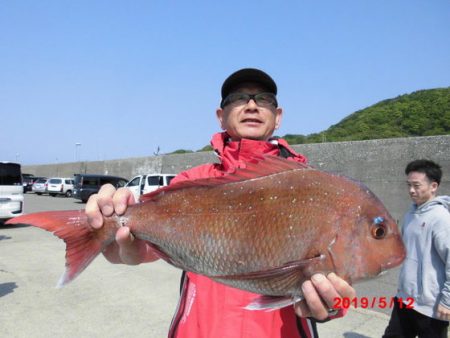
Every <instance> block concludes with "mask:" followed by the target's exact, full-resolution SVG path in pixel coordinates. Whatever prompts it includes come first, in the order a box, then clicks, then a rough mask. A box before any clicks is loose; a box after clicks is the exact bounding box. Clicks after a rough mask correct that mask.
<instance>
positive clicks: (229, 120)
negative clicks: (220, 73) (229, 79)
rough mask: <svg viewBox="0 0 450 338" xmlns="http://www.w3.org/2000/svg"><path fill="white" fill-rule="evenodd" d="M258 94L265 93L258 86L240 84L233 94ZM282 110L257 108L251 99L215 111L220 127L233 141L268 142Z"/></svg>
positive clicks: (267, 107) (270, 107)
mask: <svg viewBox="0 0 450 338" xmlns="http://www.w3.org/2000/svg"><path fill="white" fill-rule="evenodd" d="M236 92H239V93H245V94H258V93H263V92H265V90H264V88H262V87H261V86H260V85H258V84H253V83H247V84H242V85H241V86H239V87H237V88H236V89H234V90H233V93H236ZM281 115H282V109H281V108H276V107H275V106H272V105H270V106H264V107H262V106H258V105H257V104H256V102H255V101H254V100H253V99H251V100H250V101H248V102H247V103H246V104H233V103H231V104H229V105H226V106H225V107H223V108H219V109H217V118H218V119H219V122H220V126H221V127H222V129H224V130H226V131H227V133H228V135H230V137H231V139H232V140H234V141H238V140H240V139H242V138H248V139H252V140H268V139H269V138H270V137H271V136H272V134H273V132H274V130H275V129H276V128H278V127H279V125H280V122H281Z"/></svg>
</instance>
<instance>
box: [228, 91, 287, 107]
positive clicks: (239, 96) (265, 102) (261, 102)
mask: <svg viewBox="0 0 450 338" xmlns="http://www.w3.org/2000/svg"><path fill="white" fill-rule="evenodd" d="M250 100H254V101H255V102H256V104H257V105H258V106H260V107H269V106H275V107H277V106H278V103H277V99H276V97H275V95H274V94H272V93H259V94H255V95H252V94H246V93H231V94H230V95H228V96H227V97H226V98H225V99H224V100H223V102H222V108H223V107H225V106H227V105H229V104H233V105H235V106H242V105H245V104H247V103H248V101H250Z"/></svg>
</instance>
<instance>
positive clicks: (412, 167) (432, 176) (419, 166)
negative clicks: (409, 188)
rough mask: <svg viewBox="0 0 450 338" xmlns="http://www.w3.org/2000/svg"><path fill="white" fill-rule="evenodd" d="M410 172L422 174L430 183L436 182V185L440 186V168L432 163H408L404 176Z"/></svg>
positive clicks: (417, 161)
mask: <svg viewBox="0 0 450 338" xmlns="http://www.w3.org/2000/svg"><path fill="white" fill-rule="evenodd" d="M412 171H416V172H419V173H424V174H425V175H426V176H427V178H428V179H429V180H430V181H431V182H436V183H437V184H438V185H439V184H441V178H442V169H441V166H440V165H439V164H437V163H435V162H433V161H430V160H423V159H422V160H415V161H412V162H409V163H408V165H407V166H406V169H405V174H406V175H409V173H410V172H412Z"/></svg>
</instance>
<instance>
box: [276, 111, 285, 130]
mask: <svg viewBox="0 0 450 338" xmlns="http://www.w3.org/2000/svg"><path fill="white" fill-rule="evenodd" d="M282 117H283V109H282V108H280V107H278V108H276V109H275V129H278V128H280V126H281V119H282Z"/></svg>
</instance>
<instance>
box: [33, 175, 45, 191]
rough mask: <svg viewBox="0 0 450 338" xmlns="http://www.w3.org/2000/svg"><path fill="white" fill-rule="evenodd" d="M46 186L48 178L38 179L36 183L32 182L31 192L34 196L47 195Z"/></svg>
mask: <svg viewBox="0 0 450 338" xmlns="http://www.w3.org/2000/svg"><path fill="white" fill-rule="evenodd" d="M47 186H48V178H47V177H40V178H38V179H37V180H36V181H34V183H33V185H32V187H31V191H32V192H34V193H35V194H36V195H42V194H46V193H48V191H47Z"/></svg>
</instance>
